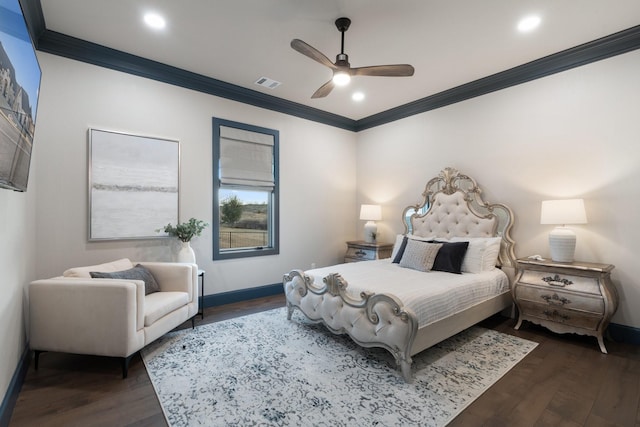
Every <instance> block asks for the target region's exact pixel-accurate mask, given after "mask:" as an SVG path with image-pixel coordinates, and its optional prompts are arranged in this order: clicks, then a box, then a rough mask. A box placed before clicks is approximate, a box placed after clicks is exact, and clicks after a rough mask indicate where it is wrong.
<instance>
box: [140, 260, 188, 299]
mask: <svg viewBox="0 0 640 427" xmlns="http://www.w3.org/2000/svg"><path fill="white" fill-rule="evenodd" d="M139 264H140V265H143V266H144V267H146V268H147V269H149V271H151V274H153V277H154V278H155V279H156V282H157V283H158V286H160V291H163V292H186V293H188V294H189V302H190V303H191V302H194V301H196V300H197V298H198V266H197V265H196V264H185V263H176V262H140V263H139Z"/></svg>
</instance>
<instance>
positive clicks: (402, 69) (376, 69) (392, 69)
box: [351, 64, 415, 77]
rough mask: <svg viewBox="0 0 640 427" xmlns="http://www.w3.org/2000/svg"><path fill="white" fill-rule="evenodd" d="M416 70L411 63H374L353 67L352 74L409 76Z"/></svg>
mask: <svg viewBox="0 0 640 427" xmlns="http://www.w3.org/2000/svg"><path fill="white" fill-rule="evenodd" d="M414 71H415V70H414V69H413V67H412V66H411V65H409V64H396V65H372V66H370V67H358V68H352V69H351V75H352V76H384V77H409V76H413V72H414Z"/></svg>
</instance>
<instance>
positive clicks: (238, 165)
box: [220, 126, 275, 191]
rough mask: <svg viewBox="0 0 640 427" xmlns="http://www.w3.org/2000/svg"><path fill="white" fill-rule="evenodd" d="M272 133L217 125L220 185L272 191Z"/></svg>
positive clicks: (273, 182)
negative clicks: (218, 131) (218, 132)
mask: <svg viewBox="0 0 640 427" xmlns="http://www.w3.org/2000/svg"><path fill="white" fill-rule="evenodd" d="M273 148H274V138H273V135H269V134H264V133H258V132H251V131H247V130H244V129H238V128H232V127H228V126H220V184H221V185H225V186H233V187H238V188H248V189H260V190H267V191H271V190H273V188H274V186H275V178H274V155H273Z"/></svg>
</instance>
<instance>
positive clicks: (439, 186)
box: [402, 167, 515, 268]
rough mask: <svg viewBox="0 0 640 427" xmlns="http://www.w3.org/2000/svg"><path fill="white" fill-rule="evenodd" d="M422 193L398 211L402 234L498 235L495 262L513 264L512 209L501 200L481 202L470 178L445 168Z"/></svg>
mask: <svg viewBox="0 0 640 427" xmlns="http://www.w3.org/2000/svg"><path fill="white" fill-rule="evenodd" d="M422 197H423V201H422V202H421V203H418V204H417V205H413V206H408V207H406V208H405V210H404V211H403V213H402V219H403V224H404V228H405V230H404V231H405V234H406V233H411V234H415V235H417V236H422V237H439V238H446V239H450V238H451V237H493V236H500V237H501V238H502V242H501V245H500V254H499V256H498V263H499V265H500V266H502V267H512V268H513V267H515V254H514V249H513V248H514V245H515V242H514V241H513V239H511V227H512V226H513V212H512V211H511V209H509V207H507V206H505V205H503V204H501V203H488V202H485V201H484V200H483V199H482V190H481V189H480V187H478V184H477V183H476V181H475V180H474V179H473V178H471V177H469V176H466V175H463V174H461V173H460V172H458V170H457V169H454V168H449V167H448V168H445V169H444V170H443V171H442V172H440V174H439V175H438V176H437V177H435V178H433V179H431V180H430V181H429V182H428V183H427V185H426V187H425V190H424V192H423V193H422Z"/></svg>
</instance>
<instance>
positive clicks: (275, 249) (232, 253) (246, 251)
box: [212, 117, 280, 260]
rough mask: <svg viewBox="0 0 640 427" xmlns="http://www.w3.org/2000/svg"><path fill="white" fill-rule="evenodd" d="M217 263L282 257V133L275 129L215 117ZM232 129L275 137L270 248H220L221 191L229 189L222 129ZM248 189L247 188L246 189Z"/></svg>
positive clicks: (269, 218) (215, 252) (213, 152)
mask: <svg viewBox="0 0 640 427" xmlns="http://www.w3.org/2000/svg"><path fill="white" fill-rule="evenodd" d="M212 124H213V141H212V155H213V173H212V175H213V221H212V223H213V227H212V229H213V236H212V237H213V238H212V240H213V260H223V259H235V258H248V257H255V256H267V255H277V254H279V253H280V180H279V150H280V132H279V131H277V130H275V129H269V128H265V127H260V126H255V125H250V124H247V123H240V122H236V121H232V120H226V119H221V118H218V117H213V119H212ZM221 126H226V127H232V128H236V129H242V130H244V131H248V132H256V133H262V134H267V135H271V136H272V137H273V169H274V170H273V180H274V186H273V190H272V192H271V193H270V195H268V200H269V202H268V206H269V213H268V215H267V221H268V222H269V223H268V225H267V231H268V232H269V236H270V239H269V240H270V243H271V245H270V246H266V247H262V248H260V247H257V248H241V249H221V248H220V189H221V188H231V187H225V186H223V185H222V184H221V180H220V127H221ZM245 189H247V188H245Z"/></svg>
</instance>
